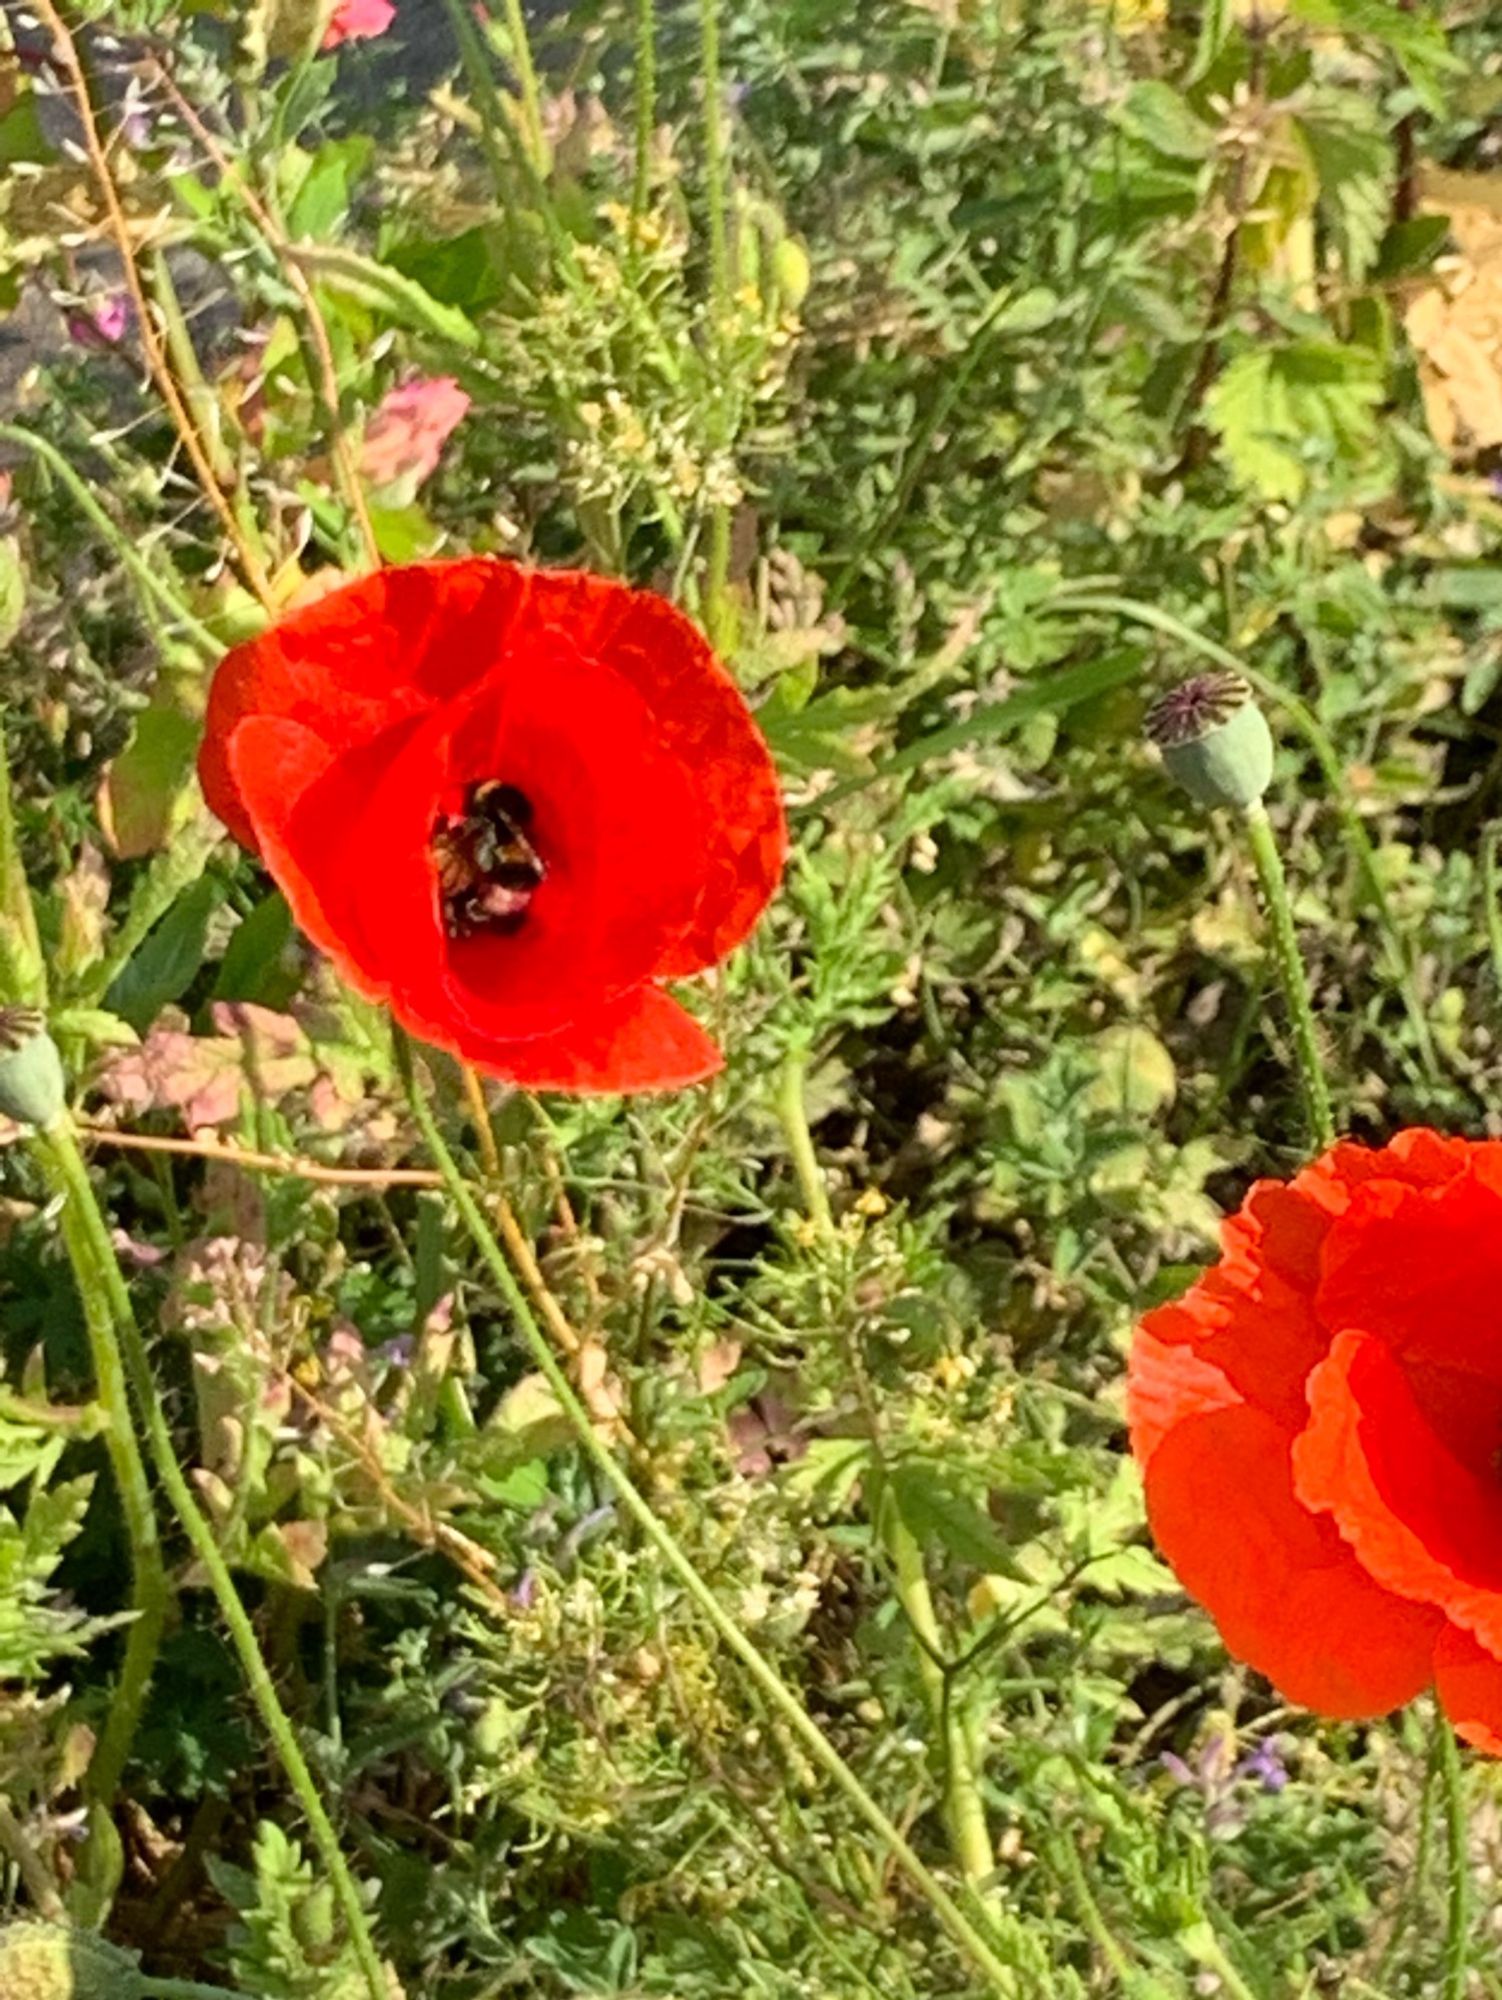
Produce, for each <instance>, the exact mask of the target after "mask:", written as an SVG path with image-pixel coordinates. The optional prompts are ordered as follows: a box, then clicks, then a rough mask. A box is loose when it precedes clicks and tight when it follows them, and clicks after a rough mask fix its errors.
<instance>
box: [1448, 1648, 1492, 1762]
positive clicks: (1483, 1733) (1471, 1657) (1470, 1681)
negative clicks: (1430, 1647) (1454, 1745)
mask: <svg viewBox="0 0 1502 2000" xmlns="http://www.w3.org/2000/svg"><path fill="white" fill-rule="evenodd" d="M1434 1685H1435V1691H1436V1693H1437V1694H1438V1695H1439V1699H1440V1704H1441V1706H1442V1707H1443V1709H1444V1711H1445V1714H1446V1715H1448V1716H1449V1718H1450V1720H1451V1722H1452V1723H1453V1724H1454V1726H1455V1733H1456V1735H1457V1736H1463V1737H1464V1738H1465V1740H1466V1742H1467V1743H1470V1744H1474V1746H1475V1747H1476V1749H1478V1750H1484V1751H1486V1752H1487V1753H1488V1755H1489V1756H1492V1757H1502V1660H1499V1659H1497V1658H1496V1657H1495V1655H1493V1654H1491V1653H1489V1652H1487V1650H1486V1648H1485V1647H1484V1646H1481V1645H1478V1644H1477V1642H1476V1640H1475V1639H1473V1638H1472V1636H1471V1634H1470V1633H1469V1632H1462V1631H1461V1630H1460V1629H1459V1627H1458V1626H1455V1625H1447V1626H1446V1627H1445V1629H1444V1631H1443V1632H1441V1633H1440V1635H1439V1640H1438V1642H1437V1644H1436V1645H1435V1648H1434Z"/></svg>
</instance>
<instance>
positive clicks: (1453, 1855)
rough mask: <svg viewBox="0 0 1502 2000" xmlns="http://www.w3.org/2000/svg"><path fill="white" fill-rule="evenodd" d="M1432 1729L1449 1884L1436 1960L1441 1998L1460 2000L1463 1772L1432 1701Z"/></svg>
mask: <svg viewBox="0 0 1502 2000" xmlns="http://www.w3.org/2000/svg"><path fill="white" fill-rule="evenodd" d="M1434 1729H1435V1735H1436V1738H1437V1748H1438V1751H1439V1769H1440V1782H1441V1784H1442V1785H1443V1787H1444V1800H1445V1835H1446V1840H1447V1843H1448V1846H1449V1855H1448V1857H1447V1859H1448V1866H1449V1885H1448V1895H1447V1897H1446V1909H1445V1943H1444V1956H1443V1958H1442V1959H1441V1961H1440V1968H1441V1969H1440V1977H1441V1981H1442V1985H1441V1989H1440V1990H1441V1992H1442V1994H1443V1996H1444V2000H1464V1995H1465V1991H1466V1987H1467V1984H1468V1981H1469V1975H1468V1968H1469V1965H1470V1935H1469V1934H1470V1928H1471V1864H1470V1854H1469V1851H1468V1839H1467V1835H1468V1831H1469V1829H1468V1826H1467V1821H1466V1803H1465V1773H1464V1771H1463V1770H1462V1768H1461V1763H1460V1748H1459V1745H1458V1744H1457V1743H1456V1740H1455V1731H1454V1730H1453V1729H1452V1728H1451V1727H1450V1718H1449V1717H1448V1716H1447V1715H1446V1714H1445V1713H1444V1711H1443V1710H1442V1709H1441V1708H1440V1707H1439V1705H1438V1703H1436V1704H1435V1712H1434Z"/></svg>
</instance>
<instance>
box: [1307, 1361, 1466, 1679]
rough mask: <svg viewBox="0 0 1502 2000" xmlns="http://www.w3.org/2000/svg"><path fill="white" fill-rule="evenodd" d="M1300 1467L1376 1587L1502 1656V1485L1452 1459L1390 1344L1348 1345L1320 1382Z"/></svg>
mask: <svg viewBox="0 0 1502 2000" xmlns="http://www.w3.org/2000/svg"><path fill="white" fill-rule="evenodd" d="M1293 1464H1294V1486H1295V1489H1296V1491H1297V1493H1298V1496H1299V1498H1300V1499H1301V1500H1302V1501H1303V1503H1304V1505H1305V1506H1306V1507H1312V1508H1314V1509H1316V1510H1317V1511H1320V1512H1323V1513H1327V1514H1329V1515H1330V1516H1331V1518H1332V1519H1333V1520H1334V1522H1335V1524H1336V1526H1337V1527H1338V1528H1339V1529H1340V1532H1341V1534H1342V1535H1343V1536H1344V1537H1345V1540H1346V1541H1347V1543H1348V1544H1349V1545H1350V1547H1351V1548H1352V1549H1353V1550H1354V1552H1355V1554H1356V1557H1357V1559H1358V1561H1359V1562H1360V1563H1361V1566H1362V1568H1363V1569H1364V1570H1366V1572H1367V1574H1368V1575H1369V1576H1371V1577H1373V1578H1375V1580H1376V1581H1377V1582H1378V1583H1380V1584H1381V1585H1383V1587H1384V1588H1385V1589H1388V1590H1392V1591H1396V1592H1397V1594H1398V1595H1399V1596H1400V1597H1406V1598H1411V1599H1413V1600H1414V1601H1415V1602H1418V1603H1424V1604H1435V1605H1438V1606H1440V1607H1441V1608H1442V1609H1443V1610H1444V1611H1445V1613H1446V1614H1447V1616H1448V1617H1449V1618H1450V1620H1451V1621H1452V1622H1453V1623H1455V1624H1457V1625H1462V1626H1464V1627H1465V1628H1466V1629H1467V1630H1468V1631H1471V1632H1474V1633H1475V1635H1476V1637H1477V1638H1478V1639H1479V1640H1480V1641H1481V1643H1482V1645H1484V1646H1487V1647H1489V1648H1491V1649H1493V1650H1494V1651H1495V1650H1502V1485H1499V1484H1498V1482H1497V1479H1496V1475H1495V1473H1493V1474H1492V1475H1491V1477H1489V1478H1485V1479H1483V1478H1481V1477H1479V1476H1478V1475H1477V1474H1476V1473H1474V1472H1472V1471H1471V1470H1470V1469H1469V1468H1468V1467H1467V1466H1465V1465H1463V1464H1462V1463H1461V1462H1460V1460H1459V1459H1458V1458H1456V1456H1455V1455H1454V1453H1453V1452H1451V1451H1449V1450H1447V1449H1446V1447H1445V1444H1444V1443H1443V1442H1442V1440H1441V1439H1440V1438H1439V1437H1438V1436H1436V1435H1435V1433H1434V1431H1433V1430H1431V1429H1430V1427H1429V1424H1428V1423H1427V1422H1426V1421H1425V1418H1424V1414H1423V1412H1422V1411H1421V1410H1420V1408H1419V1406H1418V1403H1417V1401H1416V1400H1415V1397H1414V1394H1413V1391H1412V1389H1411V1387H1410V1386H1409V1383H1408V1381H1407V1380H1406V1378H1405V1376H1404V1373H1403V1369H1402V1367H1401V1365H1400V1364H1399V1362H1398V1360H1397V1358H1396V1357H1395V1356H1394V1354H1393V1352H1392V1349H1391V1348H1390V1347H1388V1346H1387V1345H1386V1344H1385V1343H1384V1342H1383V1341H1380V1340H1377V1339H1374V1338H1373V1337H1372V1336H1371V1335H1369V1334H1362V1333H1343V1334H1340V1335H1338V1336H1337V1338H1336V1340H1335V1341H1334V1343H1333V1345H1332V1346H1331V1349H1330V1354H1329V1358H1328V1359H1327V1360H1325V1361H1323V1362H1321V1364H1320V1365H1319V1367H1318V1368H1316V1369H1315V1371H1314V1373H1313V1375H1312V1376H1311V1377H1310V1380H1309V1424H1308V1427H1307V1429H1306V1430H1305V1431H1304V1432H1303V1433H1302V1435H1301V1436H1300V1437H1299V1438H1298V1439H1297V1440H1296V1442H1295V1444H1294V1447H1293Z"/></svg>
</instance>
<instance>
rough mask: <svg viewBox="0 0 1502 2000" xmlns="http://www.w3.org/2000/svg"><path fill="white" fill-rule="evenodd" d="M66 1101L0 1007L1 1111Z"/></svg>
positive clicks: (39, 1029)
mask: <svg viewBox="0 0 1502 2000" xmlns="http://www.w3.org/2000/svg"><path fill="white" fill-rule="evenodd" d="M67 1101H68V1086H67V1082H66V1080H65V1078H64V1076H63V1065H62V1058H61V1057H60V1056H59V1055H58V1052H57V1043H56V1042H55V1041H53V1039H52V1037H51V1035H49V1034H48V1033H47V1030H46V1028H45V1027H44V1026H43V1023H42V1017H41V1015H40V1014H39V1013H37V1011H36V1009H35V1008H34V1007H0V1112H3V1113H4V1115H5V1116H6V1117H7V1118H14V1119H16V1120H18V1121H19V1123H21V1124H22V1125H42V1126H46V1125H50V1124H51V1123H52V1121H53V1119H54V1118H56V1117H57V1116H58V1114H59V1112H61V1110H62V1108H63V1106H64V1105H65V1104H66V1103H67ZM3 1991H4V1988H3V1987H0V1992H3Z"/></svg>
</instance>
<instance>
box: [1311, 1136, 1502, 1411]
mask: <svg viewBox="0 0 1502 2000" xmlns="http://www.w3.org/2000/svg"><path fill="white" fill-rule="evenodd" d="M1471 1153H1472V1159H1471V1162H1470V1163H1469V1165H1468V1167H1467V1170H1466V1171H1465V1172H1464V1173H1461V1174H1459V1175H1456V1176H1455V1177H1454V1178H1453V1179H1451V1180H1448V1181H1446V1182H1442V1183H1437V1184H1434V1185H1432V1186H1430V1187H1420V1188H1415V1187H1412V1186H1406V1185H1403V1184H1402V1183H1400V1182H1398V1181H1396V1180H1388V1179H1381V1180H1371V1181H1368V1183H1367V1184H1366V1185H1365V1186H1364V1187H1361V1188H1358V1189H1357V1190H1356V1191H1355V1193H1354V1194H1353V1196H1352V1199H1351V1204H1350V1207H1349V1209H1348V1210H1347V1212H1346V1214H1345V1215H1344V1216H1343V1217H1342V1218H1341V1220H1340V1223H1339V1225H1338V1226H1337V1227H1336V1228H1334V1229H1332V1231H1331V1233H1330V1237H1329V1240H1328V1241H1327V1242H1326V1244H1325V1248H1324V1253H1323V1258H1322V1275H1321V1280H1320V1285H1319V1292H1318V1298H1317V1305H1318V1310H1319V1314H1320V1318H1321V1319H1322V1320H1323V1321H1324V1323H1325V1325H1326V1326H1329V1327H1336V1328H1341V1327H1359V1328H1360V1329H1361V1330H1362V1332H1364V1333H1370V1334H1375V1335H1376V1336H1377V1338H1378V1339H1380V1340H1386V1341H1388V1342H1390V1343H1391V1344H1392V1345H1393V1346H1394V1347H1396V1348H1397V1349H1399V1350H1400V1351H1402V1352H1410V1351H1419V1350H1421V1351H1422V1352H1423V1353H1424V1355H1425V1356H1426V1358H1427V1359H1428V1360H1430V1361H1432V1362H1446V1363H1448V1364H1450V1365H1452V1366H1457V1365H1458V1366H1461V1367H1468V1368H1472V1369H1474V1370H1475V1372H1476V1373H1478V1374H1487V1373H1491V1372H1493V1371H1495V1372H1498V1373H1502V1351H1499V1349H1498V1346H1497V1342H1496V1340H1495V1338H1494V1337H1493V1335H1492V1333H1491V1330H1490V1327H1489V1326H1488V1324H1487V1321H1486V1315H1485V1314H1482V1313H1478V1312H1477V1311H1476V1300H1477V1299H1478V1298H1479V1297H1486V1296H1492V1295H1494V1294H1495V1293H1496V1292H1497V1290H1498V1289H1499V1288H1502V1196H1499V1193H1498V1189H1497V1186H1496V1185H1494V1184H1492V1181H1495V1179H1496V1177H1497V1171H1498V1165H1497V1163H1498V1162H1502V1143H1498V1142H1496V1141H1491V1142H1478V1143H1476V1144H1475V1145H1473V1146H1472V1148H1471ZM1491 1154H1495V1155H1496V1160H1495V1161H1492V1162H1490V1163H1489V1164H1490V1166H1491V1175H1492V1181H1489V1180H1488V1179H1487V1178H1486V1177H1485V1176H1484V1175H1483V1174H1481V1173H1480V1172H1478V1168H1479V1167H1481V1165H1482V1164H1483V1162H1485V1161H1486V1160H1487V1156H1488V1155H1491Z"/></svg>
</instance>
